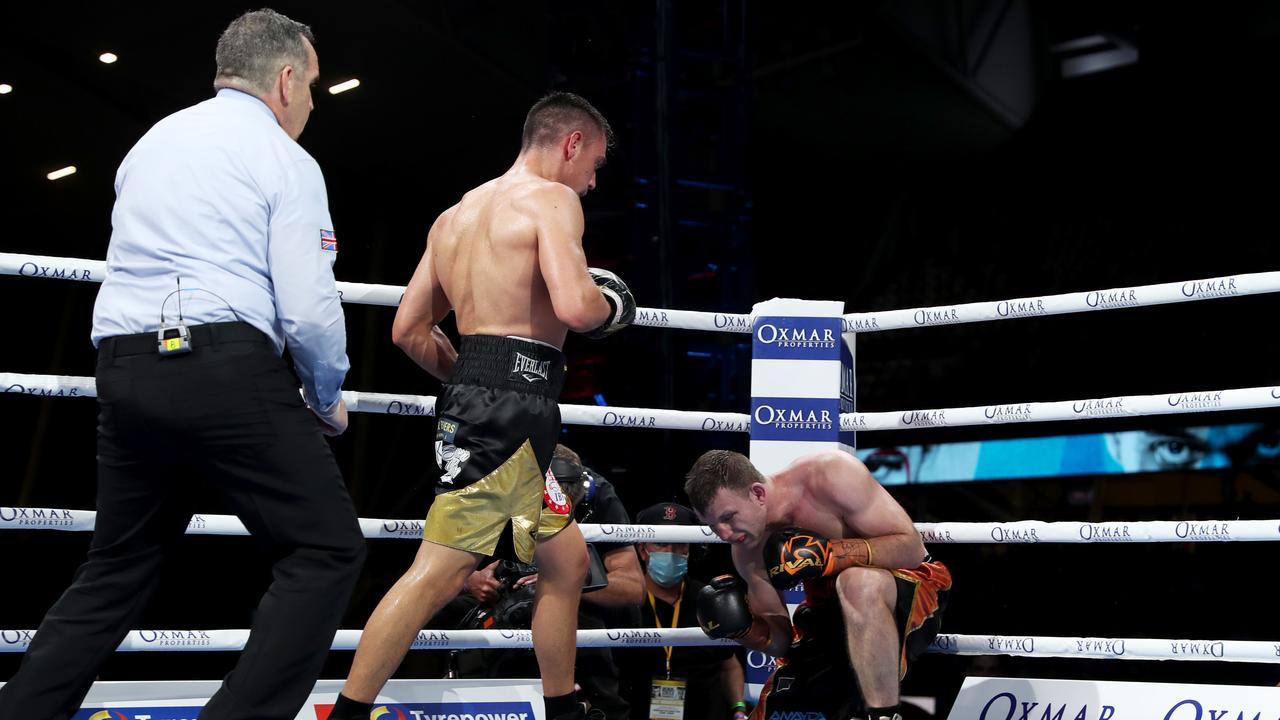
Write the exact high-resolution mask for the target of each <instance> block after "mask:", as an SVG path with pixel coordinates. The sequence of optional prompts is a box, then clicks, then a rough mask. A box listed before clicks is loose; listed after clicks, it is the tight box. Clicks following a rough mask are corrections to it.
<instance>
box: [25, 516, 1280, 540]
mask: <svg viewBox="0 0 1280 720" xmlns="http://www.w3.org/2000/svg"><path fill="white" fill-rule="evenodd" d="M96 518H97V513H96V512H94V511H93V510H66V509H60V508H31V507H0V530H63V531H68V532H88V531H91V530H93V524H94V521H95V519H96ZM578 527H579V528H581V530H582V534H583V536H584V537H585V538H586V540H587V542H604V543H610V542H614V543H634V542H672V543H720V542H723V541H722V540H720V539H719V538H717V537H716V536H715V534H714V533H712V532H711V529H710V528H708V527H707V526H705V525H687V526H676V525H595V524H585V525H579V526H578ZM360 530H361V532H362V533H363V534H364V536H365V537H366V538H368V539H370V540H378V539H386V538H398V539H405V540H420V539H421V538H422V530H423V521H422V520H385V519H378V518H360ZM916 531H917V532H919V533H920V538H921V539H922V540H923V541H924V542H926V543H938V544H982V543H996V544H1002V545H1019V544H1030V545H1035V544H1039V543H1075V544H1096V543H1156V542H1276V541H1280V520H1146V521H1140V522H1092V523H1091V522H1043V521H1040V520H1021V521H1017V522H1004V523H992V522H975V523H964V522H943V523H916ZM187 534H188V535H248V534H249V531H248V530H246V529H245V527H244V525H243V524H242V523H241V522H240V519H239V518H237V517H235V516H234V515H204V514H197V515H192V516H191V522H190V523H188V524H187Z"/></svg>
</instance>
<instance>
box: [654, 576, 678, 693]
mask: <svg viewBox="0 0 1280 720" xmlns="http://www.w3.org/2000/svg"><path fill="white" fill-rule="evenodd" d="M645 592H646V594H647V595H648V596H649V607H651V608H653V624H654V625H655V626H657V628H658V629H659V630H661V629H662V621H661V620H659V619H658V605H657V603H655V602H654V600H653V593H652V592H649V591H647V590H646V591H645ZM683 600H684V581H683V580H681V581H680V594H679V595H678V596H676V604H675V610H674V612H672V613H671V628H672V629H673V630H674V629H675V628H676V627H677V626H679V624H680V603H681V601H683ZM662 650H663V651H664V652H666V654H667V679H668V680H670V679H671V653H672V651H673V650H675V648H674V647H672V646H671V645H666V646H664V647H663V648H662Z"/></svg>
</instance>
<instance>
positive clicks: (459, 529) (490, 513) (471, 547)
mask: <svg viewBox="0 0 1280 720" xmlns="http://www.w3.org/2000/svg"><path fill="white" fill-rule="evenodd" d="M545 482H546V478H545V477H544V476H543V474H542V471H541V470H540V469H539V468H538V458H537V456H536V455H534V452H533V446H532V445H530V444H529V441H528V440H525V441H524V443H522V444H521V445H520V447H519V448H518V449H517V450H516V451H515V453H514V454H512V455H511V457H509V458H507V460H506V462H504V463H502V464H501V465H499V466H498V467H497V468H496V469H494V471H493V472H491V473H489V474H488V475H486V476H484V477H483V478H481V479H479V480H477V481H475V482H473V483H471V484H470V485H468V486H466V487H464V488H459V489H457V490H452V491H450V492H447V493H442V494H440V495H437V496H436V499H435V502H433V503H432V504H431V510H430V511H428V512H427V522H426V529H425V530H424V531H423V533H422V539H423V540H427V541H429V542H433V543H436V544H437V545H444V546H446V547H451V548H455V549H458V550H463V551H466V552H473V553H476V554H479V555H492V554H493V553H494V551H495V550H497V548H498V541H499V540H500V539H501V538H502V533H503V531H505V530H506V528H507V523H508V522H510V523H511V539H512V544H513V545H514V547H515V553H516V559H517V560H519V561H520V562H523V563H527V562H532V561H533V550H534V545H535V542H536V541H538V540H545V539H547V538H549V537H551V536H552V535H555V534H556V533H558V532H560V531H561V530H563V529H564V528H565V527H566V526H568V524H569V520H570V519H571V516H569V515H558V514H556V513H554V512H551V511H550V510H546V509H545V508H544V507H543V502H542V493H543V492H544V490H545V489H546V486H545ZM544 510H545V512H544Z"/></svg>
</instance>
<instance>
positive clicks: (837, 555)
mask: <svg viewBox="0 0 1280 720" xmlns="http://www.w3.org/2000/svg"><path fill="white" fill-rule="evenodd" d="M764 566H765V569H766V570H767V571H768V573H769V582H770V583H772V584H773V586H774V587H775V588H778V589H779V590H786V589H787V588H792V587H795V586H796V584H797V583H800V582H803V581H805V580H813V579H817V578H822V577H829V576H831V575H837V574H839V573H840V572H841V571H842V570H844V569H846V568H851V567H869V566H871V542H870V541H868V540H866V539H864V538H852V539H838V540H828V539H827V538H826V537H824V536H822V535H821V534H819V533H816V532H814V531H812V530H805V529H804V528H796V527H792V528H787V529H785V530H779V531H777V532H775V533H772V534H770V535H769V538H768V539H767V540H765V541H764Z"/></svg>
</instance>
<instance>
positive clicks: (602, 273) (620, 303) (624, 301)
mask: <svg viewBox="0 0 1280 720" xmlns="http://www.w3.org/2000/svg"><path fill="white" fill-rule="evenodd" d="M587 272H589V273H591V279H592V280H595V281H596V288H597V289H599V290H600V294H601V295H603V296H604V299H605V302H607V303H609V317H607V318H605V321H604V322H603V323H601V324H600V326H599V327H597V328H595V329H593V330H588V331H587V332H585V333H583V335H586V336H587V337H589V338H591V339H592V340H599V339H600V338H602V337H607V336H609V335H612V334H613V333H615V332H617V331H619V330H621V329H622V328H624V327H626V326H628V325H630V324H631V323H632V321H634V320H635V319H636V299H635V298H634V297H632V295H631V290H630V289H629V288H628V287H627V284H626V283H624V282H622V278H620V277H618V276H617V275H614V274H613V273H611V272H609V271H608V270H601V269H600V268H593V267H589V268H587Z"/></svg>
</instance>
